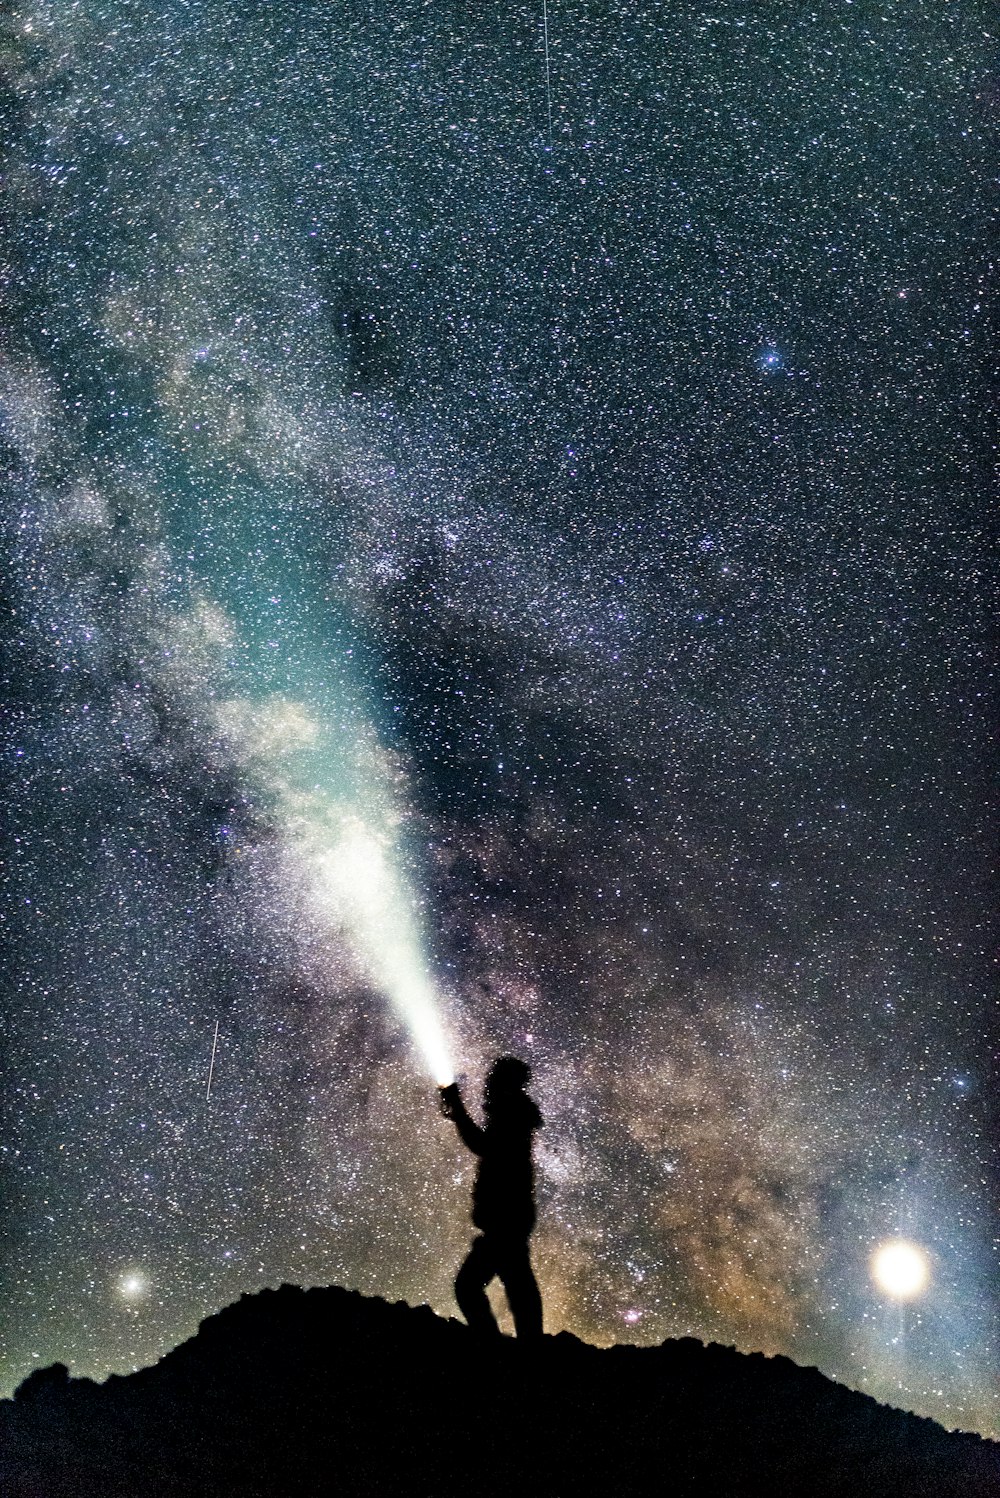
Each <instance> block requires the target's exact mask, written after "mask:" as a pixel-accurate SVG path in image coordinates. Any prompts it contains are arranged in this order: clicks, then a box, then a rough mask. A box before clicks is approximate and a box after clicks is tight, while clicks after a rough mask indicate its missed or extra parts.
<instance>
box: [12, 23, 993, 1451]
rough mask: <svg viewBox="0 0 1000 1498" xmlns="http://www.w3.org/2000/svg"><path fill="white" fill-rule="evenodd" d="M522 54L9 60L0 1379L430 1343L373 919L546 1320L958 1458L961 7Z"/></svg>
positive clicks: (456, 47) (408, 28)
mask: <svg viewBox="0 0 1000 1498" xmlns="http://www.w3.org/2000/svg"><path fill="white" fill-rule="evenodd" d="M547 19H548V33H549V59H548V61H549V73H548V77H549V83H550V89H551V97H550V101H549V99H547V94H546V59H545V53H544V50H543V42H544V37H543V16H542V7H541V5H540V4H539V6H538V7H537V8H536V7H533V6H525V5H520V4H514V5H511V6H496V5H493V4H490V5H485V4H473V5H470V4H469V3H468V0H461V3H459V0H454V3H450V0H435V3H434V4H433V5H429V4H428V5H425V4H422V3H419V0H398V3H394V4H392V5H387V6H370V5H368V4H360V3H356V4H355V3H335V0H328V3H325V4H319V3H302V4H296V5H295V6H285V7H283V6H274V5H268V6H265V7H257V6H247V5H235V4H230V3H225V0H218V3H214V4H213V3H208V0H206V3H201V0H190V3H182V0H167V3H165V4H161V5H158V6H155V7H143V6H139V5H137V4H127V3H118V4H112V3H108V0H103V3H101V0H74V3H69V0H51V3H47V4H41V3H38V4H31V3H29V4H26V5H24V6H21V7H20V8H19V10H18V12H17V14H16V15H15V17H14V19H13V20H12V21H9V22H4V23H3V27H4V29H3V32H2V37H0V48H2V64H3V72H4V78H5V83H4V93H3V96H2V98H3V103H2V110H3V124H4V151H5V195H6V206H5V209H4V218H5V226H6V228H7V230H8V231H9V232H8V233H6V234H5V235H4V238H3V241H2V244H0V259H2V261H3V272H4V281H5V283H6V286H7V298H6V307H5V321H6V325H7V329H8V333H7V337H6V340H5V344H4V352H3V355H2V364H0V383H2V399H3V410H4V432H5V438H4V448H3V453H4V459H3V461H4V510H3V513H4V521H3V526H4V529H3V537H4V548H5V558H6V560H5V566H4V572H5V576H6V578H7V582H8V596H7V600H6V603H5V612H4V618H5V623H4V626H3V629H4V634H3V646H4V663H5V664H4V699H5V704H6V708H5V740H4V744H5V756H6V757H5V766H6V772H7V773H6V794H5V798H4V799H5V804H6V809H7V817H6V818H5V822H6V832H5V835H6V836H7V852H8V855H9V856H8V859H7V862H6V872H5V875H4V880H5V882H4V885H3V892H4V906H3V917H4V922H5V926H6V931H7V934H8V941H7V946H6V953H7V955H6V959H5V970H6V976H5V988H4V1001H3V1002H4V1009H3V1023H4V1036H5V1045H4V1061H3V1068H4V1082H5V1086H4V1096H5V1099H6V1120H5V1128H4V1135H3V1142H2V1149H3V1154H2V1157H0V1158H2V1160H3V1191H4V1205H5V1213H6V1230H5V1232H4V1234H3V1247H2V1250H0V1252H2V1261H0V1276H2V1284H0V1297H2V1302H3V1304H4V1306H5V1308H6V1314H5V1317H4V1322H5V1325H4V1328H3V1335H4V1337H5V1339H6V1345H5V1354H6V1360H7V1361H6V1370H7V1371H6V1373H5V1382H4V1385H3V1389H4V1392H9V1390H10V1389H11V1388H13V1387H14V1385H15V1384H16V1383H17V1382H18V1381H19V1380H20V1379H21V1378H23V1377H24V1375H25V1374H26V1373H28V1372H30V1370H31V1368H32V1367H34V1366H38V1365H39V1364H44V1363H46V1362H51V1361H53V1360H54V1359H57V1358H59V1359H63V1360H65V1361H66V1362H68V1363H69V1364H70V1365H71V1367H72V1369H73V1370H74V1371H75V1372H78V1373H89V1374H92V1375H94V1376H103V1375H104V1374H105V1373H107V1371H108V1370H110V1369H116V1370H123V1369H128V1368H131V1367H134V1366H138V1365H141V1364H143V1363H146V1362H149V1361H151V1360H153V1359H155V1358H156V1357H157V1356H158V1355H159V1354H160V1353H161V1352H162V1351H163V1350H165V1349H166V1348H168V1347H170V1346H172V1345H174V1344H175V1343H176V1342H177V1341H179V1340H180V1339H181V1338H183V1337H184V1336H187V1335H189V1334H190V1333H191V1332H192V1331H193V1329H194V1328H195V1326H196V1325H197V1322H198V1319H199V1318H200V1317H201V1316H203V1315H206V1314H208V1313H209V1312H211V1311H212V1310H214V1309H216V1308H218V1307H219V1306H221V1305H223V1304H225V1303H227V1302H228V1301H230V1300H231V1299H233V1298H235V1297H236V1296H237V1295H238V1294H239V1293H240V1292H242V1291H248V1290H254V1289H256V1288H258V1287H260V1286H261V1285H264V1284H277V1283H280V1282H281V1281H282V1280H290V1281H294V1282H298V1283H322V1284H326V1283H331V1282H338V1283H341V1284H346V1285H349V1286H353V1287H357V1288H359V1289H361V1290H364V1291H366V1292H371V1293H377V1294H382V1295H388V1296H390V1297H402V1298H406V1299H408V1300H411V1301H413V1302H420V1301H429V1302H430V1303H431V1304H432V1305H434V1306H435V1307H436V1308H437V1309H439V1310H440V1311H442V1312H443V1313H451V1314H454V1303H453V1300H452V1296H451V1278H452V1275H453V1272H454V1268H455V1266H456V1264H457V1263H458V1262H459V1260H460V1258H461V1255H462V1253H463V1250H464V1246H465V1244H466V1242H467V1240H468V1232H469V1226H468V1217H467V1211H468V1187H469V1182H470V1174H469V1170H470V1164H471V1162H470V1160H469V1159H468V1158H467V1157H465V1156H463V1154H462V1153H461V1150H460V1146H458V1144H457V1142H456V1139H455V1136H454V1132H453V1130H451V1129H450V1128H449V1126H448V1125H447V1123H446V1122H445V1121H444V1120H442V1119H441V1118H440V1116H439V1114H438V1112H437V1108H436V1101H435V1094H434V1086H433V1081H432V1080H431V1078H430V1075H429V1071H428V1067H427V1065H426V1064H425V1062H424V1060H423V1059H422V1056H421V1052H420V1048H419V1046H418V1045H417V1044H415V1042H414V1040H413V1037H412V1036H411V1034H410V1032H409V1030H408V1029H407V1027H406V1025H405V1024H404V1023H403V1018H404V1010H403V1008H401V1007H400V1005H399V1004H394V1003H393V1002H392V998H391V995H390V994H389V993H388V989H389V988H391V986H392V984H393V982H394V981H395V980H396V978H398V977H399V975H400V971H401V969H400V965H399V963H395V959H390V957H387V956H386V953H387V951H388V950H389V948H388V947H387V946H386V944H385V942H384V940H383V937H384V935H385V931H386V930H390V929H391V931H392V933H393V937H392V943H391V944H390V945H391V950H392V952H394V953H398V952H399V951H402V950H403V949H405V951H406V953H407V954H408V955H407V957H406V962H405V963H404V964H403V966H405V967H406V969H407V973H408V974H409V975H410V976H412V973H413V972H415V971H416V968H417V966H419V964H421V963H422V964H423V965H424V966H423V968H422V973H423V977H422V978H421V979H420V981H421V982H424V981H427V982H431V981H432V982H433V986H434V990H435V992H436V995H437V1007H438V1010H439V1012H440V1016H441V1022H442V1024H443V1026H444V1031H445V1034H446V1035H447V1037H448V1041H449V1044H450V1046H451V1049H452V1052H453V1056H454V1059H455V1064H456V1066H457V1069H458V1071H459V1074H460V1076H462V1077H464V1078H465V1080H466V1084H467V1089H468V1093H469V1096H470V1101H473V1102H474V1101H475V1099H476V1096H477V1092H478V1088H479V1086H480V1084H481V1081H482V1077H483V1073H484V1068H485V1065H486V1064H487V1062H488V1060H489V1059H490V1057H492V1056H494V1055H496V1054H497V1053H498V1052H500V1051H506V1050H514V1051H516V1052H518V1053H519V1054H521V1055H524V1056H526V1057H527V1058H529V1059H530V1061H531V1064H532V1066H533V1069H534V1083H533V1091H534V1093H535V1095H536V1096H537V1098H538V1100H539V1103H540V1106H541V1108H542V1111H543V1113H544V1114H545V1117H546V1128H545V1130H544V1132H543V1134H542V1136H541V1137H540V1141H539V1161H538V1163H539V1198H540V1221H539V1227H538V1230H537V1234H536V1240H535V1257H536V1264H537V1269H538V1275H539V1280H540V1282H541V1285H542V1289H543V1293H544V1296H545V1303H546V1325H547V1329H548V1330H550V1331H556V1330H558V1329H560V1328H562V1327H567V1328H569V1329H571V1330H573V1331H574V1332H576V1333H577V1334H579V1335H581V1336H584V1337H587V1338H590V1339H593V1340H595V1341H598V1342H605V1343H606V1342H610V1341H614V1340H635V1341H640V1342H652V1341H657V1340H660V1339H662V1338H664V1337H666V1336H674V1335H682V1334H689V1333H691V1334H694V1335H697V1336H701V1337H704V1338H706V1339H708V1338H715V1339H716V1340H720V1341H725V1342H732V1343H735V1344H736V1345H737V1346H739V1347H741V1348H744V1349H763V1350H764V1351H767V1352H771V1353H773V1352H783V1353H786V1354H788V1355H790V1356H792V1357H794V1358H796V1359H797V1360H798V1361H799V1362H803V1363H815V1364H818V1366H819V1367H821V1368H822V1369H823V1370H824V1371H825V1372H827V1373H829V1374H831V1375H832V1376H834V1377H837V1378H839V1379H842V1380H844V1381H846V1382H848V1383H850V1384H852V1385H853V1386H855V1387H859V1388H864V1389H866V1390H868V1391H869V1392H871V1393H873V1394H875V1395H876V1396H878V1397H879V1398H883V1399H887V1400H890V1401H891V1402H893V1403H896V1404H901V1405H904V1406H905V1407H907V1408H912V1409H916V1410H919V1411H921V1412H923V1413H928V1414H933V1415H935V1416H936V1417H938V1418H940V1419H941V1420H942V1421H943V1422H944V1423H946V1424H948V1425H959V1426H963V1427H965V1428H978V1429H980V1430H984V1431H994V1432H996V1431H997V1430H998V1414H997V1407H996V1403H995V1398H996V1396H995V1387H996V1384H995V1375H996V1364H997V1330H998V1329H997V1306H996V1299H995V1284H996V1272H997V1260H996V1255H997V1247H998V1241H997V1229H996V1224H995V1220H994V1218H993V1217H992V1215H991V1205H990V1203H991V1199H992V1198H993V1196H994V1194H995V1190H996V1186H997V1172H996V1160H995V1156H994V1155H993V1154H992V1153H991V1150H990V1137H989V1129H990V1126H991V1117H990V1101H989V1076H988V1070H987V1063H988V1056H989V1049H990V1037H991V1031H992V1034H993V1037H994V1039H995V1033H996V1027H995V1023H994V1018H995V1010H993V1009H992V1008H991V1007H990V988H989V973H990V969H989V961H988V955H987V954H988V946H989V943H988V936H989V932H988V930H987V916H988V912H989V910H990V885H989V877H990V863H989V856H990V845H989V838H988V830H989V829H988V823H987V816H986V812H985V810H984V808H985V807H986V806H988V804H989V799H990V780H989V770H988V765H989V759H988V753H987V747H986V744H987V733H986V728H987V716H988V715H987V711H986V704H987V703H988V702H989V701H990V681H991V677H990V659H989V655H988V620H989V612H990V610H989V599H990V587H989V586H988V583H987V571H986V556H987V546H986V533H987V528H988V525H989V517H990V507H989V506H988V504H987V501H986V497H985V496H986V495H987V493H988V492H989V491H988V487H987V474H988V464H987V454H988V442H987V436H986V427H985V422H984V420H983V414H982V413H983V410H984V408H985V405H986V400H985V396H986V390H987V385H986V381H985V377H984V373H983V366H984V362H985V352H986V345H985V338H984V334H983V329H982V324H983V321H984V302H983V284H982V282H983V277H984V273H985V263H986V254H987V244H988V239H989V234H988V229H987V223H986V220H987V217H988V214H987V208H986V204H987V197H986V183H987V179H988V168H989V163H990V160H991V158H992V147H991V144H990V138H989V129H990V120H989V113H988V111H989V108H990V101H991V100H992V101H993V103H994V104H995V98H996V89H995V81H991V79H990V76H989V73H988V63H989V51H988V47H989V39H988V38H987V37H986V36H985V34H984V30H983V25H984V16H983V14H981V13H980V11H979V9H978V8H977V6H976V5H974V4H971V3H969V4H966V3H955V4H951V5H946V6H945V5H941V4H940V3H933V4H932V3H930V0H928V3H926V4H925V3H921V0H884V3H880V4H876V3H874V0H853V3H852V0H842V3H841V0H837V3H833V4H830V5H826V6H823V7H820V8H818V9H817V11H816V12H815V13H814V12H811V11H809V10H808V9H807V8H806V9H803V8H801V7H797V6H793V5H788V4H787V3H786V0H781V3H773V4H772V3H767V0H762V3H759V4H757V5H756V6H752V7H751V6H747V7H741V6H740V5H737V4H734V3H732V0H722V3H720V4H717V5H713V6H711V7H709V8H708V9H705V10H702V9H700V8H699V6H697V5H691V4H686V3H678V4H676V5H670V6H667V5H648V6H643V7H638V6H632V5H628V4H624V3H622V4H618V5H612V6H592V5H586V4H583V3H582V0H559V3H554V4H550V5H549V6H548V17H547ZM549 102H550V103H551V144H550V139H549ZM359 849H360V850H361V851H360V852H359ZM373 850H374V851H373ZM373 860H374V863H373ZM373 866H375V867H377V869H378V870H379V879H380V880H381V883H380V884H379V890H380V891H381V893H379V895H378V897H377V898H375V897H374V896H371V895H370V892H369V894H366V893H365V891H366V890H367V889H368V886H367V885H366V884H365V879H366V878H367V877H368V875H370V873H371V870H372V868H373ZM387 892H388V893H387ZM366 922H367V925H366ZM394 963H395V965H394ZM400 981H402V980H400ZM406 981H409V978H407V979H406ZM414 981H416V980H414ZM420 994H421V995H422V997H420V999H419V1002H421V1003H423V1002H424V1001H425V999H426V991H425V990H423V989H422V990H420ZM404 1007H405V1006H404ZM216 1023H218V1026H219V1038H218V1048H217V1054H216V1057H215V1065H214V1070H213V1078H212V1087H211V1096H210V1097H208V1096H206V1094H207V1090H208V1072H209V1066H210V1061H211V1058H212V1048H213V1036H214V1033H215V1026H216ZM992 1123H993V1125H994V1127H995V1114H994V1115H993V1118H992ZM897 1237H901V1238H904V1239H905V1240H907V1241H908V1242H912V1243H914V1244H916V1245H917V1246H918V1248H919V1250H920V1251H921V1253H922V1254H924V1255H926V1262H927V1263H928V1265H929V1267H930V1268H929V1272H930V1279H929V1283H928V1284H927V1287H926V1289H924V1291H923V1293H921V1294H920V1295H919V1296H916V1297H915V1298H914V1299H913V1300H911V1301H909V1302H908V1303H902V1302H895V1301H893V1300H892V1299H891V1298H890V1297H888V1296H887V1295H886V1293H885V1292H884V1289H882V1288H880V1286H879V1285H878V1284H877V1283H876V1282H875V1281H874V1280H873V1278H872V1275H871V1271H870V1261H871V1259H872V1255H873V1253H874V1252H875V1250H876V1249H877V1247H878V1245H879V1244H880V1243H881V1242H883V1241H885V1240H889V1239H893V1238H897Z"/></svg>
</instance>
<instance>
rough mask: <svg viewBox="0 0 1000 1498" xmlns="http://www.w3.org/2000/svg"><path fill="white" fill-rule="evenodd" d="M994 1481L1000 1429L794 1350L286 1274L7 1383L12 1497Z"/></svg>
mask: <svg viewBox="0 0 1000 1498" xmlns="http://www.w3.org/2000/svg"><path fill="white" fill-rule="evenodd" d="M528 1492H530V1493H532V1494H535V1493H537V1494H541V1495H545V1498H549V1495H552V1498H562V1495H567V1498H570V1495H572V1498H577V1495H581V1494H601V1495H602V1498H603V1495H606V1494H609V1493H610V1494H616V1495H617V1494H639V1493H643V1494H645V1493H650V1494H652V1493H655V1494H658V1495H659V1494H663V1495H673V1494H704V1495H711V1498H745V1495H750V1494H754V1495H756V1494H760V1495H763V1494H765V1493H766V1494H769V1495H770V1494H782V1495H787V1498H797V1495H807V1494H808V1495H809V1498H828V1495H834V1494H838V1495H839V1494H844V1495H850V1498H862V1495H863V1498H883V1495H890V1494H892V1495H896V1498H924V1495H926V1498H951V1495H953V1498H986V1495H987V1494H989V1495H993V1498H995V1495H996V1494H997V1493H998V1492H1000V1445H997V1444H994V1443H992V1442H990V1441H984V1440H982V1439H980V1438H979V1437H978V1436H970V1435H957V1434H949V1433H948V1432H947V1431H945V1430H943V1429H942V1428H941V1427H940V1426H939V1425H936V1424H935V1423H934V1422H933V1421H931V1420H923V1419H920V1418H919V1417H917V1416H916V1415H908V1414H903V1413H902V1412H901V1411H899V1410H893V1409H889V1408H887V1407H886V1406H884V1405H879V1404H876V1402H875V1401H874V1400H873V1399H870V1398H868V1397H867V1396H866V1395H863V1394H857V1393H853V1392H851V1391H850V1390H849V1389H846V1388H843V1387H842V1386H840V1385H839V1384H835V1383H831V1381H830V1380H829V1379H827V1378H825V1377H824V1376H823V1375H822V1374H821V1373H818V1372H817V1371H816V1369H814V1368H798V1367H796V1366H795V1364H793V1363H791V1362H790V1361H789V1360H788V1359H787V1358H780V1357H779V1358H764V1357H762V1356H761V1355H760V1354H753V1355H751V1356H745V1355H744V1354H742V1353H738V1352H735V1351H734V1350H733V1349H732V1348H727V1347H718V1346H716V1345H714V1344H712V1345H710V1346H708V1347H704V1346H703V1345H702V1344H701V1343H700V1342H695V1341H693V1340H692V1339H690V1338H687V1339H684V1340H682V1341H679V1342H665V1343H664V1344H663V1345H662V1346H661V1347H650V1348H637V1347H613V1348H609V1349H606V1350H599V1349H597V1348H594V1347H589V1346H587V1345H586V1344H585V1343H582V1342H578V1341H577V1340H576V1339H575V1338H574V1337H571V1336H569V1335H567V1334H566V1333H563V1334H561V1335H560V1336H557V1337H545V1338H544V1339H542V1341H541V1342H535V1343H529V1344H525V1343H518V1342H516V1341H514V1340H512V1339H508V1338H504V1339H502V1340H490V1341H487V1340H484V1339H482V1338H477V1337H476V1336H475V1335H474V1334H473V1333H471V1332H470V1331H469V1330H468V1329H467V1328H466V1327H464V1326H462V1325H460V1324H459V1323H458V1322H455V1321H444V1320H442V1319H441V1318H440V1317H438V1316H436V1315H435V1314H434V1313H433V1312H432V1311H431V1310H429V1309H428V1308H427V1307H426V1306H424V1307H421V1308H420V1309H419V1310H413V1309H411V1308H410V1307H408V1306H403V1305H395V1306H391V1305H387V1304H386V1303H385V1302H384V1301H380V1300H366V1299H364V1298H363V1297H362V1296H360V1295H356V1294H354V1293H352V1292H349V1291H346V1290H338V1289H330V1290H299V1289H295V1288H293V1287H292V1286H289V1285H285V1286H282V1288H281V1289H280V1290H263V1291H261V1292H260V1294H258V1295H253V1296H244V1297H243V1298H242V1299H241V1300H240V1301H239V1302H238V1303H237V1304H236V1305H232V1306H229V1307H228V1308H227V1309H226V1310H224V1311H220V1312H219V1314H218V1315H216V1316H212V1317H210V1318H209V1319H208V1320H207V1321H204V1322H202V1324H201V1327H200V1329H199V1331H198V1334H197V1336H196V1337H193V1338H192V1339H191V1340H190V1341H189V1342H185V1343H183V1344H182V1346H180V1347H177V1348H175V1349H174V1351H173V1352H171V1353H168V1354H167V1356H166V1357H164V1358H163V1359H162V1360H161V1361H160V1362H159V1363H158V1364H157V1365H156V1367H154V1368H146V1369H143V1370H142V1371H141V1372H139V1373H134V1374H131V1375H130V1376H129V1377H125V1378H121V1377H112V1378H109V1379H108V1381H107V1382H106V1383H105V1384H101V1385H98V1384H95V1383H92V1382H91V1381H90V1380H89V1379H69V1378H68V1377H67V1375H66V1369H65V1367H63V1365H62V1364H56V1365H55V1366H54V1367H53V1368H49V1369H44V1370H41V1371H40V1372H37V1373H34V1374H32V1376H31V1377H30V1378H29V1379H27V1380H26V1381H25V1383H23V1384H22V1385H21V1387H20V1389H19V1390H18V1391H17V1394H16V1395H15V1398H14V1400H13V1401H5V1402H3V1403H0V1493H3V1494H4V1498H133V1495H134V1498H166V1495H171V1498H174V1495H176V1498H182V1495H183V1498H223V1495H224V1498H236V1495H237V1494H238V1495H239V1498H305V1495H310V1498H311V1495H320V1494H324V1495H325V1494H337V1495H342V1494H379V1495H381V1494H392V1495H394V1498H395V1495H404V1498H408V1495H418V1494H419V1495H421V1498H428V1495H432V1494H433V1495H438V1494H449V1493H455V1494H469V1495H476V1498H479V1495H497V1498H500V1495H503V1498H515V1495H516V1494H518V1493H528Z"/></svg>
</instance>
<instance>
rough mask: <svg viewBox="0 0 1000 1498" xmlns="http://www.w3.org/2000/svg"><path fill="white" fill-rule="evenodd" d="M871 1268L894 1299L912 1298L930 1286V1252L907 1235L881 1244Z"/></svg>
mask: <svg viewBox="0 0 1000 1498" xmlns="http://www.w3.org/2000/svg"><path fill="white" fill-rule="evenodd" d="M871 1271H872V1278H873V1279H874V1280H875V1283H876V1284H877V1285H878V1286H879V1288H880V1289H881V1290H884V1291H885V1293H886V1294H887V1295H889V1296H891V1297H892V1299H893V1300H912V1299H913V1298H914V1297H915V1296H917V1295H920V1294H921V1293H922V1292H923V1291H924V1290H925V1289H926V1288H927V1285H928V1283H929V1282H930V1277H931V1268H930V1263H929V1261H928V1258H927V1255H926V1254H925V1253H924V1251H923V1249H922V1248H920V1247H919V1246H918V1245H917V1244H916V1243H908V1242H907V1240H906V1239H905V1238H893V1239H892V1240H891V1241H890V1242H888V1243H882V1244H880V1245H879V1247H878V1248H877V1249H876V1250H875V1252H874V1253H873V1254H872V1259H871Z"/></svg>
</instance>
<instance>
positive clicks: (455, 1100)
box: [438, 1082, 462, 1118]
mask: <svg viewBox="0 0 1000 1498" xmlns="http://www.w3.org/2000/svg"><path fill="white" fill-rule="evenodd" d="M438 1101H439V1103H440V1104H441V1112H442V1113H443V1114H444V1116H445V1118H454V1117H455V1112H456V1110H457V1108H458V1105H459V1103H460V1102H461V1101H462V1099H461V1095H460V1093H459V1090H458V1083H457V1082H450V1083H449V1084H448V1086H447V1087H439V1088H438Z"/></svg>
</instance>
